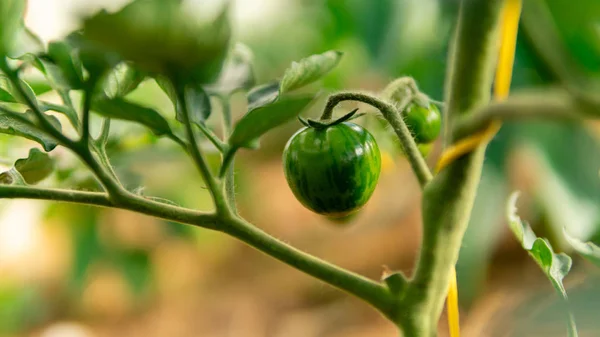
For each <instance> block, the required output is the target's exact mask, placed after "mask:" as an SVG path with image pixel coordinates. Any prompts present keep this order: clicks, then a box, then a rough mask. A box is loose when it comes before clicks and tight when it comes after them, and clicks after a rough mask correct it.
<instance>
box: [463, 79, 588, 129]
mask: <svg viewBox="0 0 600 337" xmlns="http://www.w3.org/2000/svg"><path fill="white" fill-rule="evenodd" d="M599 108H600V107H599ZM599 110H600V109H599ZM584 117H591V118H600V116H599V115H598V114H597V112H596V114H594V113H593V112H592V111H589V109H587V107H584V106H582V104H580V102H579V100H578V99H577V98H575V97H573V96H572V95H571V94H570V93H569V92H567V91H565V90H563V89H558V88H557V89H552V90H535V91H533V90H529V91H524V92H522V93H520V94H516V95H512V96H510V97H509V98H508V99H507V100H504V101H499V102H493V103H490V104H489V105H486V106H484V107H481V108H479V109H477V110H476V111H474V113H473V114H470V115H468V116H465V117H463V118H461V119H458V120H457V121H456V123H455V126H454V134H453V138H454V139H461V138H463V137H466V136H468V135H471V134H473V133H475V132H478V131H481V130H483V129H485V128H486V127H487V126H488V125H489V124H490V123H491V122H492V121H495V120H497V121H511V120H533V119H537V120H543V121H575V120H581V119H582V118H584Z"/></svg>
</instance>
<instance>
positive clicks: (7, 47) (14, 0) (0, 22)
mask: <svg viewBox="0 0 600 337" xmlns="http://www.w3.org/2000/svg"><path fill="white" fill-rule="evenodd" d="M25 6H26V3H25V0H2V1H0V57H4V56H7V55H10V54H12V52H13V49H14V47H15V44H16V37H17V36H18V34H19V33H20V31H21V29H22V27H23V15H24V13H25Z"/></svg>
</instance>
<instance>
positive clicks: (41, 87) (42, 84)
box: [27, 81, 52, 96]
mask: <svg viewBox="0 0 600 337" xmlns="http://www.w3.org/2000/svg"><path fill="white" fill-rule="evenodd" d="M27 83H28V84H29V86H30V87H31V90H33V92H34V93H35V95H36V96H40V95H43V94H45V93H47V92H50V91H52V86H51V85H50V84H49V83H48V82H46V81H29V82H27Z"/></svg>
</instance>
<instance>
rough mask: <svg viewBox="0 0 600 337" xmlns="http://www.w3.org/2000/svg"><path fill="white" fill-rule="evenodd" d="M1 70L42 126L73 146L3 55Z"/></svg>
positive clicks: (61, 141) (65, 143) (58, 138)
mask: <svg viewBox="0 0 600 337" xmlns="http://www.w3.org/2000/svg"><path fill="white" fill-rule="evenodd" d="M0 70H2V71H3V72H4V73H5V74H6V76H7V77H8V79H9V80H10V82H11V84H12V85H13V86H14V87H15V88H16V90H17V93H18V94H19V96H21V98H22V99H23V100H24V101H25V103H26V105H27V106H28V107H29V108H30V109H31V110H32V111H33V113H34V114H35V116H36V117H37V119H38V123H39V124H40V127H42V128H43V129H44V130H45V131H46V132H47V133H48V134H49V135H51V136H52V137H54V138H56V140H57V141H59V142H60V143H62V144H64V145H66V146H67V147H70V146H73V145H74V144H75V142H74V141H72V140H71V139H69V138H67V137H66V136H64V135H63V134H62V133H61V132H60V131H58V130H56V128H54V126H53V125H52V123H50V121H49V120H48V118H47V116H46V115H45V114H44V113H43V112H42V110H41V109H40V107H39V106H38V104H37V102H34V101H32V100H31V98H30V97H29V96H28V95H27V93H26V92H25V89H23V85H22V84H21V81H20V80H19V75H18V73H17V72H15V71H13V70H12V69H10V67H9V66H8V64H7V63H6V59H5V58H3V57H0Z"/></svg>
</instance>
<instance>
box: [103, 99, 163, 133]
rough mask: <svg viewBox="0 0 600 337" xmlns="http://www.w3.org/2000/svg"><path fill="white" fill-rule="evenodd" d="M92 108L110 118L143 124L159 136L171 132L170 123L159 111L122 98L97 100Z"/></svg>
mask: <svg viewBox="0 0 600 337" xmlns="http://www.w3.org/2000/svg"><path fill="white" fill-rule="evenodd" d="M92 109H93V110H94V111H96V112H98V113H99V114H101V115H103V116H105V117H108V118H115V119H122V120H127V121H132V122H136V123H140V124H143V125H145V126H147V127H148V128H150V130H152V132H154V133H155V134H156V135H157V136H161V135H165V134H170V133H171V127H170V126H169V123H168V122H167V120H166V119H165V118H164V117H163V116H161V115H160V114H159V113H158V111H156V110H154V109H151V108H147V107H144V106H141V105H138V104H134V103H131V102H128V101H126V100H124V99H122V98H115V99H110V100H109V99H103V100H97V101H95V102H94V103H93V104H92Z"/></svg>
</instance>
